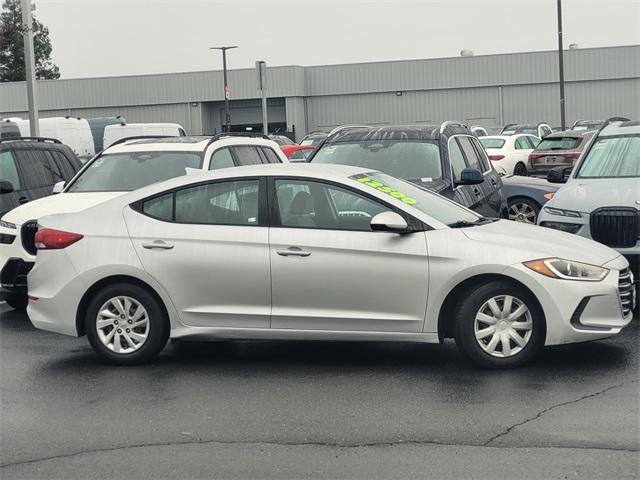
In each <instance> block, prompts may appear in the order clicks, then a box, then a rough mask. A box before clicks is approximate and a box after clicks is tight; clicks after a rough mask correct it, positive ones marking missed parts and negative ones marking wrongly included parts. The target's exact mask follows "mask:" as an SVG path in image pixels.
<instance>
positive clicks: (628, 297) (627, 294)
mask: <svg viewBox="0 0 640 480" xmlns="http://www.w3.org/2000/svg"><path fill="white" fill-rule="evenodd" d="M634 288H635V285H634V284H633V275H632V274H631V270H629V269H628V268H626V269H624V270H620V276H619V277H618V294H619V295H620V305H621V306H622V315H623V316H625V317H626V316H627V315H628V314H629V313H630V312H631V310H632V309H633V289H634Z"/></svg>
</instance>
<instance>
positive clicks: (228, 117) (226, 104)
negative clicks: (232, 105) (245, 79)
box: [209, 45, 238, 132]
mask: <svg viewBox="0 0 640 480" xmlns="http://www.w3.org/2000/svg"><path fill="white" fill-rule="evenodd" d="M232 48H238V47H237V45H234V46H231V47H209V50H221V51H222V72H223V75H224V124H225V128H224V131H225V132H228V131H229V130H230V129H231V115H230V114H229V84H228V83H227V50H231V49H232Z"/></svg>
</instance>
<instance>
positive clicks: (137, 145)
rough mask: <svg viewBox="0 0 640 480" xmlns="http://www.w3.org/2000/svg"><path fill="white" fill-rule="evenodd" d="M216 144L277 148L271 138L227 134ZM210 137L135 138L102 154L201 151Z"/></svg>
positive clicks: (209, 142)
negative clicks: (227, 135)
mask: <svg viewBox="0 0 640 480" xmlns="http://www.w3.org/2000/svg"><path fill="white" fill-rule="evenodd" d="M214 142H215V144H216V145H220V146H224V145H239V144H242V145H269V146H271V147H273V148H277V147H278V144H277V143H276V142H274V141H273V140H268V139H266V138H260V137H249V136H246V137H243V136H239V135H238V136H229V137H224V136H222V137H220V138H218V139H216V140H215V141H214ZM212 143H213V142H212V137H206V136H186V137H160V138H157V137H156V138H137V139H131V140H127V141H124V142H123V143H118V144H116V145H112V146H110V147H107V148H105V149H104V151H103V153H104V154H111V153H126V152H148V151H173V152H203V151H204V150H205V149H206V148H207V146H208V145H210V144H212Z"/></svg>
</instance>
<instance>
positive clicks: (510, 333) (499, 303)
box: [474, 295, 533, 358]
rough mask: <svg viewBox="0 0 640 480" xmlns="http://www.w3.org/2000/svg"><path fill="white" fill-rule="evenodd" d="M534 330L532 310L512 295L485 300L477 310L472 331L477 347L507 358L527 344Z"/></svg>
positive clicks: (495, 355) (490, 353)
mask: <svg viewBox="0 0 640 480" xmlns="http://www.w3.org/2000/svg"><path fill="white" fill-rule="evenodd" d="M532 332H533V320H532V317H531V312H530V311H529V308H528V307H527V306H526V305H525V303H524V302H523V301H522V300H520V299H519V298H517V297H514V296H512V295H498V296H495V297H493V298H491V299H489V300H487V301H486V302H485V303H484V304H483V305H482V306H481V307H480V309H479V310H478V312H477V313H476V318H475V322H474V333H475V336H476V341H477V342H478V345H480V348H482V350H484V351H485V352H487V353H488V354H489V355H492V356H494V357H499V358H507V357H512V356H514V355H517V354H518V353H519V352H521V351H522V349H523V348H525V347H526V346H527V344H528V343H529V340H530V339H531V334H532Z"/></svg>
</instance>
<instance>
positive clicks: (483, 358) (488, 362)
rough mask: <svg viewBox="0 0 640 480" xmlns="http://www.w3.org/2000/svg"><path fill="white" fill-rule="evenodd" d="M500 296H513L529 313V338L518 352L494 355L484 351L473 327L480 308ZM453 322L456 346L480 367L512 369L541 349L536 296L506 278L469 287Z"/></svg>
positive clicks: (543, 326)
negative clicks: (502, 355) (505, 279)
mask: <svg viewBox="0 0 640 480" xmlns="http://www.w3.org/2000/svg"><path fill="white" fill-rule="evenodd" d="M501 295H511V296H513V297H515V298H516V299H518V300H520V301H521V302H523V303H524V304H525V305H526V306H527V308H528V309H529V311H530V312H531V319H532V329H531V337H530V338H529V341H528V343H526V345H525V346H524V347H523V348H522V349H521V350H520V351H519V352H517V353H515V354H513V355H512V356H510V357H496V356H493V355H491V354H489V353H487V352H486V351H485V350H484V349H483V348H482V347H481V346H480V342H479V341H478V340H476V335H475V330H474V327H475V318H476V315H477V313H478V312H479V311H480V308H481V307H482V306H483V305H484V304H485V302H487V301H488V300H490V299H491V298H493V297H496V296H501ZM455 322H456V324H455V341H456V345H457V346H458V348H459V349H460V350H461V351H462V352H463V353H464V355H465V356H466V357H468V358H469V359H470V360H471V361H473V362H474V363H475V364H476V365H478V366H480V367H483V368H513V367H518V366H520V365H523V364H524V363H526V362H528V361H529V360H531V359H532V358H533V357H534V356H535V355H536V354H537V353H538V352H539V351H540V350H541V349H542V347H543V345H544V340H545V337H546V322H545V318H544V314H543V312H542V308H541V307H540V305H539V304H538V302H537V301H536V299H535V297H534V296H533V295H532V294H531V293H530V292H528V291H527V290H525V289H524V288H522V287H519V286H517V285H515V284H511V283H509V282H506V281H492V282H489V283H485V284H480V285H476V286H475V287H472V288H471V289H469V291H467V292H466V293H465V295H463V297H462V300H461V302H460V304H459V305H458V308H457V309H456V312H455ZM514 345H515V342H514Z"/></svg>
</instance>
